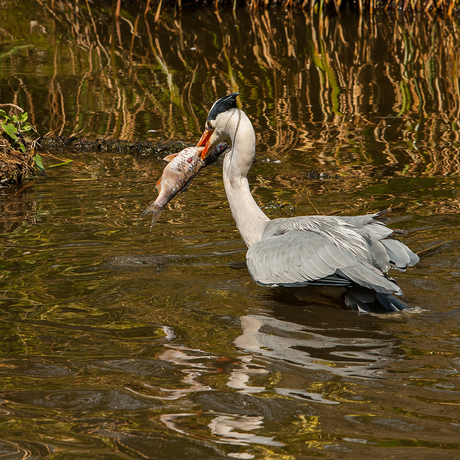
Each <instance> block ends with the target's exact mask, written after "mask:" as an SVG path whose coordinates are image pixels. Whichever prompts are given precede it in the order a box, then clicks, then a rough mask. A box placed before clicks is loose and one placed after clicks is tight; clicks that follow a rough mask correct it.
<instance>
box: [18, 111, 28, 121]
mask: <svg viewBox="0 0 460 460" xmlns="http://www.w3.org/2000/svg"><path fill="white" fill-rule="evenodd" d="M19 118H20V119H21V121H27V119H28V118H29V114H28V113H27V112H24V113H22V114H21V115H19Z"/></svg>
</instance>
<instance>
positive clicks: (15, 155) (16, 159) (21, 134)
mask: <svg viewBox="0 0 460 460" xmlns="http://www.w3.org/2000/svg"><path fill="white" fill-rule="evenodd" d="M8 108H9V109H10V112H9V113H7V112H6V110H4V109H8ZM27 120H28V114H27V112H24V110H23V109H22V108H21V107H19V106H17V105H15V104H0V186H7V185H16V184H19V183H21V182H22V181H23V180H24V179H26V178H27V177H29V176H30V175H33V174H35V173H36V172H37V171H38V172H41V173H43V172H44V168H43V163H42V161H41V157H40V155H38V154H37V153H36V152H35V147H36V139H37V137H38V134H37V132H36V131H35V129H34V128H33V127H32V126H31V125H30V123H29V122H28V121H27Z"/></svg>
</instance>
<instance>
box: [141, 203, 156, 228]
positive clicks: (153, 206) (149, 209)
mask: <svg viewBox="0 0 460 460" xmlns="http://www.w3.org/2000/svg"><path fill="white" fill-rule="evenodd" d="M148 214H152V221H151V222H150V228H152V227H153V226H154V225H155V223H156V221H157V220H158V217H160V214H161V209H160V208H158V206H157V205H156V204H155V203H152V204H151V205H150V206H149V207H147V208H146V209H144V210H143V211H142V214H141V217H145V216H147V215H148Z"/></svg>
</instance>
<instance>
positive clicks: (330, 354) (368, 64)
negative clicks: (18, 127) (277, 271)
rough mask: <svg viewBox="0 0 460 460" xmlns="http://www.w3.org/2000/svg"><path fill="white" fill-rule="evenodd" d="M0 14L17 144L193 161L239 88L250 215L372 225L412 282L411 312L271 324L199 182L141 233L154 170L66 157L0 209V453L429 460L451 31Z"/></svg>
mask: <svg viewBox="0 0 460 460" xmlns="http://www.w3.org/2000/svg"><path fill="white" fill-rule="evenodd" d="M2 5H6V6H2V8H0V21H1V24H2V26H1V27H2V28H1V29H0V96H1V99H2V101H7V102H15V103H17V104H19V105H22V106H23V107H24V108H25V109H26V110H28V111H29V112H30V114H31V118H32V121H33V123H35V124H37V125H38V127H39V129H40V131H41V132H43V133H46V132H48V131H50V132H51V133H53V134H54V135H59V134H65V135H70V134H72V133H76V132H79V131H81V132H82V134H84V135H91V136H94V137H96V136H101V137H122V138H124V139H139V138H146V137H149V136H151V137H152V138H154V139H156V138H157V137H159V136H162V137H163V138H180V139H182V140H183V141H186V142H194V141H196V139H197V137H198V135H199V133H200V131H201V128H202V127H203V123H204V120H205V115H206V112H207V110H208V109H209V106H210V103H211V102H212V101H213V100H214V99H215V98H216V97H217V96H220V95H222V94H224V93H226V92H228V91H230V90H233V89H235V90H236V89H239V90H240V92H241V102H242V105H243V108H244V110H246V111H247V113H248V114H249V115H250V117H251V119H252V120H253V122H254V125H255V127H256V131H257V133H258V144H259V146H258V156H257V159H256V162H255V164H254V167H253V169H252V171H251V175H250V183H251V185H252V186H253V188H254V193H255V196H256V199H257V201H258V202H259V203H260V204H261V206H263V207H264V209H265V210H266V212H267V213H268V214H269V215H270V216H271V217H280V216H281V217H285V216H291V215H301V214H314V213H316V210H318V212H320V213H323V214H333V213H336V214H357V213H360V212H373V211H376V210H379V209H384V208H386V207H392V211H393V212H392V215H393V217H394V218H395V222H393V223H392V226H393V227H399V228H402V229H404V230H407V231H408V234H407V236H405V237H404V241H405V242H406V243H407V244H408V245H409V246H410V247H412V248H413V249H414V250H415V251H416V252H418V253H419V255H420V256H421V261H420V263H419V264H418V265H417V266H416V267H415V269H414V270H411V271H408V272H407V273H398V274H397V275H396V276H397V278H398V281H399V282H400V284H401V287H402V289H403V292H404V294H405V296H406V299H405V300H406V301H407V303H408V304H410V305H411V306H413V307H416V308H415V309H414V310H413V311H412V312H405V313H404V314H399V315H391V316H383V317H382V316H357V315H355V314H354V313H352V312H346V311H341V310H338V309H335V308H333V307H331V306H320V305H316V304H300V303H294V304H293V303H291V301H289V300H288V299H285V298H283V297H282V296H280V295H279V294H277V293H274V292H272V291H270V290H267V289H264V288H261V287H259V286H257V285H255V283H254V282H253V281H252V279H251V278H250V276H249V274H248V272H247V270H246V268H245V265H244V254H245V246H244V244H243V243H242V241H241V239H240V237H239V235H238V233H237V231H236V229H235V226H234V223H233V221H232V219H231V216H230V212H229V210H228V205H227V203H226V197H225V194H224V191H223V189H222V185H221V182H222V178H221V171H220V167H219V165H213V166H211V167H209V168H207V170H206V172H205V173H201V174H200V175H198V177H197V178H196V180H195V181H194V183H193V186H192V187H190V188H189V189H188V190H187V191H186V192H185V193H184V194H181V195H180V196H177V197H176V198H175V199H174V201H173V202H172V203H171V204H170V205H169V206H168V207H167V209H165V210H164V211H163V213H162V215H161V218H160V220H159V222H158V223H157V224H156V225H155V227H154V228H153V229H152V231H150V230H149V222H148V221H145V220H144V219H141V218H140V214H141V212H142V210H143V209H144V208H145V207H146V206H147V205H148V203H150V202H151V201H152V200H153V199H154V197H155V196H156V192H154V185H155V182H156V180H157V179H158V178H159V176H160V175H161V170H162V168H163V166H164V164H163V163H162V162H160V161H158V159H152V158H148V157H145V156H135V155H132V156H129V155H125V154H114V153H110V154H109V153H107V152H102V151H100V152H96V153H85V154H84V155H76V154H74V153H72V152H66V156H68V157H69V158H70V159H74V160H77V161H78V163H77V162H73V163H69V164H67V165H66V166H65V167H57V168H48V176H47V177H46V178H37V179H34V180H32V181H30V182H29V183H28V184H26V185H27V187H26V188H25V189H23V190H21V189H19V188H18V189H9V190H2V191H0V192H1V193H0V210H1V211H2V212H1V213H0V214H1V217H0V227H1V228H0V231H1V234H0V267H1V270H0V310H1V319H2V321H0V355H1V359H0V383H1V384H0V427H1V428H0V432H1V436H0V438H1V439H0V457H5V458H12V459H13V458H14V459H16V458H18V459H19V458H47V457H48V458H66V459H68V458H69V459H71V458H78V459H81V458H91V459H93V458H104V459H105V458H107V459H108V458H110V459H115V458H117V459H118V458H119V459H126V458H158V459H162V460H163V459H179V458H190V459H197V460H198V459H200V460H201V459H220V458H222V459H224V458H237V459H251V458H289V459H294V458H296V459H297V458H307V457H308V458H311V457H314V456H324V457H326V458H344V459H348V458H349V459H360V458H389V457H391V456H393V457H395V458H436V459H451V458H454V456H455V455H452V454H453V453H454V452H457V451H458V449H460V443H459V441H458V439H460V417H459V413H458V405H459V403H460V397H459V395H460V378H459V376H460V359H459V352H460V341H459V336H460V335H459V334H460V290H459V282H458V277H459V273H460V269H459V267H460V244H459V241H460V235H459V231H458V228H460V222H459V219H458V208H459V206H458V203H459V197H458V190H459V189H460V184H459V179H458V176H457V173H458V155H457V153H458V152H457V150H458V146H459V145H458V143H459V139H458V132H459V131H458V129H457V123H458V108H459V92H458V91H457V89H456V88H457V86H458V85H457V82H458V78H459V75H458V72H459V69H460V66H459V65H458V63H459V41H458V40H457V35H458V25H457V23H455V22H450V23H443V22H442V20H440V21H439V22H436V21H433V22H431V21H425V22H421V23H418V22H413V23H411V24H407V23H405V22H404V21H401V22H399V21H395V20H394V18H387V17H382V16H375V17H374V18H372V19H369V21H359V20H358V19H356V18H353V17H350V16H346V15H345V16H344V17H342V18H336V19H331V20H327V21H325V22H324V23H322V24H316V23H315V22H314V21H313V22H311V21H309V20H307V19H306V18H305V16H304V15H303V14H298V15H293V16H292V17H289V16H286V15H285V14H284V13H283V14H280V13H279V12H277V11H274V10H273V11H264V12H262V13H261V14H255V15H248V14H247V12H246V11H245V10H244V9H238V10H237V12H236V14H235V16H233V15H232V13H231V11H229V12H227V11H220V13H219V14H218V15H216V13H215V12H214V11H213V10H212V9H199V10H193V11H185V9H184V12H183V14H182V16H180V15H177V16H176V17H172V16H168V15H165V16H163V17H162V18H161V20H160V22H159V23H158V24H157V25H155V24H154V23H153V21H152V20H151V18H149V17H147V19H146V20H144V18H143V17H137V16H136V15H135V14H134V13H130V12H129V11H128V10H126V11H125V10H123V11H122V16H123V18H124V19H123V20H122V21H120V23H119V24H114V23H112V22H110V21H107V20H105V19H106V18H105V17H104V15H103V13H101V11H99V10H98V9H96V8H93V4H92V3H91V2H89V3H87V4H86V7H83V4H82V3H81V2H80V3H79V4H78V5H79V8H76V6H75V5H76V4H74V3H69V2H63V3H61V5H62V8H63V9H64V11H65V14H64V15H62V16H60V15H57V16H55V15H53V14H51V13H50V12H49V10H48V9H47V6H49V3H48V2H46V1H45V2H41V3H38V2H35V1H29V0H27V1H24V2H19V3H18V2H15V4H14V6H15V8H11V5H12V3H9V2H6V3H5V2H4V3H3V4H2ZM88 5H89V6H88ZM88 8H91V11H90V10H89V9H88ZM18 12H20V14H18ZM90 13H91V14H92V19H91V20H90V21H89V22H88V21H87V19H88V15H89V14H90ZM130 14H132V16H130ZM235 17H236V22H235ZM30 21H35V22H32V23H31V22H30ZM210 24H212V27H210ZM131 26H132V27H131ZM52 31H56V33H57V35H55V34H53V33H52ZM57 37H59V39H58V38H57ZM382 43H385V44H386V45H385V48H382V45H381V44H382ZM389 44H392V45H389ZM31 45H32V46H31ZM387 45H388V46H387ZM152 130H155V131H156V132H150V131H152ZM267 159H268V160H269V161H267ZM46 161H47V160H46V157H45V162H46ZM83 165H84V166H83ZM47 166H49V164H47ZM312 170H315V171H317V173H312ZM319 173H323V174H322V175H321V174H319Z"/></svg>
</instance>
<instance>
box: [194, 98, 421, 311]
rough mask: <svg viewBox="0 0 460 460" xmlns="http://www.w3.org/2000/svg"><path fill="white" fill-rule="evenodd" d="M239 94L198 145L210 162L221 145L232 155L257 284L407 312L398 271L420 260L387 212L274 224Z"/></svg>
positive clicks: (215, 109) (222, 105)
mask: <svg viewBox="0 0 460 460" xmlns="http://www.w3.org/2000/svg"><path fill="white" fill-rule="evenodd" d="M237 96H238V93H233V94H230V95H229V96H225V97H223V98H221V99H219V100H217V101H216V102H215V103H214V105H213V106H212V108H211V110H210V111H209V114H208V117H207V120H206V128H205V131H204V133H203V135H202V137H201V139H200V141H199V143H198V146H200V147H204V150H203V151H202V152H201V156H202V158H205V157H206V155H207V153H208V152H210V151H212V149H213V148H214V147H215V146H216V145H217V144H218V143H219V142H221V141H223V140H225V139H230V140H231V142H232V149H231V150H230V151H229V152H227V154H226V156H225V158H224V164H223V181H224V187H225V192H226V194H227V198H228V202H229V205H230V209H231V212H232V216H233V219H234V220H235V223H236V226H237V228H238V230H239V232H240V234H241V237H242V238H243V240H244V242H245V243H246V245H247V247H248V252H247V254H246V262H247V267H248V270H249V273H250V274H251V276H252V278H253V279H254V281H255V282H256V283H258V284H260V285H263V286H273V287H275V286H281V287H285V288H289V289H290V290H292V291H293V293H294V294H295V295H296V297H297V298H300V299H308V296H309V293H311V292H312V291H313V290H315V291H316V292H321V293H322V294H324V295H326V296H337V295H340V296H341V297H342V298H343V299H344V302H345V305H346V306H347V307H348V308H351V309H353V310H358V311H365V312H391V311H399V310H402V309H404V308H405V307H406V305H405V304H404V303H403V302H401V301H400V300H398V299H397V298H395V297H394V296H393V294H396V295H401V294H402V292H401V289H400V288H399V286H398V285H397V283H396V281H395V280H394V279H392V278H391V277H390V276H389V275H388V270H389V269H390V268H391V267H394V268H397V269H400V270H404V269H405V268H406V267H407V266H413V265H414V264H415V263H417V262H418V260H419V258H418V256H417V255H416V254H414V253H413V252H412V251H411V250H410V249H409V248H408V247H407V246H405V245H404V244H403V243H401V242H400V241H398V240H396V239H394V238H392V234H393V233H394V231H393V230H392V229H390V228H388V227H387V226H386V225H385V221H386V219H385V218H384V217H383V214H384V213H385V212H379V213H376V214H370V215H364V216H356V217H341V216H316V215H315V216H301V217H291V218H280V219H273V220H271V219H269V218H268V217H267V216H266V215H265V213H264V212H263V211H262V210H261V209H260V208H259V206H258V205H257V203H256V202H255V200H254V198H253V196H252V194H251V191H250V188H249V183H248V179H247V174H248V172H249V169H250V168H251V165H252V162H253V160H254V155H255V145H256V139H255V133H254V128H253V126H252V123H251V121H250V120H249V118H248V117H247V115H246V114H245V113H244V112H243V111H242V110H240V109H239V108H238V107H237V103H236V98H237Z"/></svg>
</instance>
